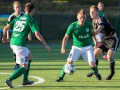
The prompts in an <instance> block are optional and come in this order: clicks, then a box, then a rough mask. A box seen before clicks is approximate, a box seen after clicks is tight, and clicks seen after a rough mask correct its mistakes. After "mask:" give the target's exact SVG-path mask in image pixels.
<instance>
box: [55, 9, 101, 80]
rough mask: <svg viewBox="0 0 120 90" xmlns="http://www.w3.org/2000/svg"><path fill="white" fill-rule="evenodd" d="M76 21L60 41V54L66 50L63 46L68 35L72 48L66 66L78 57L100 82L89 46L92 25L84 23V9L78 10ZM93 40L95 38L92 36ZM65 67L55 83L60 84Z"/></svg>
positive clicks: (91, 49) (90, 46)
mask: <svg viewBox="0 0 120 90" xmlns="http://www.w3.org/2000/svg"><path fill="white" fill-rule="evenodd" d="M77 19H78V21H76V22H73V23H71V24H70V26H69V27H68V29H67V32H66V34H65V36H64V38H63V41H62V47H61V53H65V52H66V49H65V46H66V44H67V40H68V38H69V36H70V35H72V36H73V46H72V49H71V51H70V54H69V56H68V58H67V63H66V64H73V62H75V61H77V60H78V58H79V57H80V56H82V57H83V59H84V60H85V61H86V62H88V64H89V65H90V67H91V69H92V70H93V73H94V74H95V75H96V77H97V79H98V80H101V75H100V74H99V73H98V69H97V66H96V64H95V56H94V53H93V48H92V45H91V38H92V29H93V28H92V24H91V23H89V22H86V21H85V20H86V13H85V10H84V9H80V10H79V11H78V12H77ZM93 40H95V37H94V36H93ZM64 68H65V65H64V66H63V68H62V71H61V75H60V77H58V79H57V80H56V82H62V81H63V78H64V76H65V74H66V73H65V71H64Z"/></svg>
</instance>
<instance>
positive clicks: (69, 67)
mask: <svg viewBox="0 0 120 90" xmlns="http://www.w3.org/2000/svg"><path fill="white" fill-rule="evenodd" d="M75 70H76V69H75V66H74V65H73V64H66V65H65V68H64V71H65V73H66V74H69V75H72V74H74V73H75Z"/></svg>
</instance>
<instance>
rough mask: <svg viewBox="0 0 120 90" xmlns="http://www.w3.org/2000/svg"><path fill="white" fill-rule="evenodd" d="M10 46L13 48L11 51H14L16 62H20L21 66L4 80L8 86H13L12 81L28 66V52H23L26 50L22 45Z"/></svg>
mask: <svg viewBox="0 0 120 90" xmlns="http://www.w3.org/2000/svg"><path fill="white" fill-rule="evenodd" d="M11 48H12V49H13V51H15V53H16V62H17V63H18V64H20V65H21V66H22V67H20V68H18V69H17V70H15V71H14V72H13V73H12V74H11V75H10V77H9V78H8V79H7V80H6V81H5V83H6V84H7V85H8V86H9V87H10V88H13V86H12V81H13V80H14V79H16V78H18V77H20V76H21V75H22V74H23V73H24V72H25V71H26V70H27V68H28V60H27V59H28V53H27V54H24V52H25V51H26V50H25V49H24V48H22V47H18V46H11Z"/></svg>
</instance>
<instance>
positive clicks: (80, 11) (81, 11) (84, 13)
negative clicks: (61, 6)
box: [77, 9, 86, 15]
mask: <svg viewBox="0 0 120 90" xmlns="http://www.w3.org/2000/svg"><path fill="white" fill-rule="evenodd" d="M79 13H80V14H82V15H86V12H85V10H84V9H79V10H78V11H77V15H78V14H79Z"/></svg>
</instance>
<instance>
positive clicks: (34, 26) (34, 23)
mask: <svg viewBox="0 0 120 90" xmlns="http://www.w3.org/2000/svg"><path fill="white" fill-rule="evenodd" d="M30 29H31V30H32V32H33V33H35V31H39V27H38V24H37V21H36V20H34V19H32V20H31V22H30Z"/></svg>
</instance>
